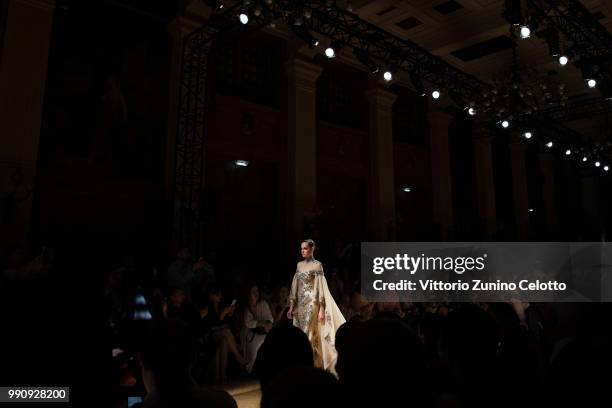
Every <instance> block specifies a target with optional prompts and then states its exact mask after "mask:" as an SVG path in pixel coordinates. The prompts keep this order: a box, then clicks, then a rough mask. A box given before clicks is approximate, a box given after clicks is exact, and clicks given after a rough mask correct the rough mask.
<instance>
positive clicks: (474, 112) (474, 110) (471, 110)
mask: <svg viewBox="0 0 612 408" xmlns="http://www.w3.org/2000/svg"><path fill="white" fill-rule="evenodd" d="M467 112H468V115H470V116H475V115H476V109H474V108H468V110H467Z"/></svg>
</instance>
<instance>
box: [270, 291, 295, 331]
mask: <svg viewBox="0 0 612 408" xmlns="http://www.w3.org/2000/svg"><path fill="white" fill-rule="evenodd" d="M271 306H272V315H273V316H274V324H279V323H282V324H285V323H288V324H291V322H290V321H289V319H287V308H288V307H289V288H288V287H287V286H280V287H279V288H278V289H277V290H276V295H275V296H274V298H273V301H272V305H271Z"/></svg>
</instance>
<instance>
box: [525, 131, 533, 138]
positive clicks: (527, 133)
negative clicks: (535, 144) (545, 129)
mask: <svg viewBox="0 0 612 408" xmlns="http://www.w3.org/2000/svg"><path fill="white" fill-rule="evenodd" d="M523 136H524V137H525V139H531V137H532V136H533V134H532V133H531V132H525V133H523Z"/></svg>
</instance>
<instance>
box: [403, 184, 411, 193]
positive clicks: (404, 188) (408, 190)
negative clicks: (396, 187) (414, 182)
mask: <svg viewBox="0 0 612 408" xmlns="http://www.w3.org/2000/svg"><path fill="white" fill-rule="evenodd" d="M402 191H403V192H404V193H409V192H411V191H412V188H411V187H408V186H406V187H403V188H402Z"/></svg>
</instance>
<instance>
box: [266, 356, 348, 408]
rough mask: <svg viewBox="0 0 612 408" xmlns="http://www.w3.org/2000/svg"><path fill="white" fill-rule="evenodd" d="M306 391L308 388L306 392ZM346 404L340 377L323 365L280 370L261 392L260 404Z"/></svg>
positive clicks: (276, 407) (327, 407) (269, 407)
mask: <svg viewBox="0 0 612 408" xmlns="http://www.w3.org/2000/svg"><path fill="white" fill-rule="evenodd" d="M305 391H306V392H305ZM341 406H343V404H342V400H341V398H340V387H339V385H338V380H337V379H336V377H334V376H333V375H332V374H330V373H328V372H327V371H324V370H321V369H320V368H315V367H308V366H296V367H290V368H288V369H286V370H284V371H281V372H280V373H279V374H278V375H277V376H276V377H274V379H273V380H272V381H271V382H270V385H269V387H267V388H266V390H265V391H264V392H262V395H261V408H285V407H292V408H310V407H317V408H338V407H341Z"/></svg>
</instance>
